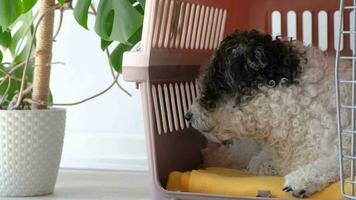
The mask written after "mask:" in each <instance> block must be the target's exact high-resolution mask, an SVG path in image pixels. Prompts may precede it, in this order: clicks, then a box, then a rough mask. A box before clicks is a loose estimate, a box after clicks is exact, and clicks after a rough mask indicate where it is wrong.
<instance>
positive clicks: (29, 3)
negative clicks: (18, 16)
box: [21, 0, 37, 13]
mask: <svg viewBox="0 0 356 200" xmlns="http://www.w3.org/2000/svg"><path fill="white" fill-rule="evenodd" d="M36 3H37V0H21V5H22V13H25V12H27V11H29V10H30V9H31V8H32V7H33V6H34V5H35V4H36Z"/></svg>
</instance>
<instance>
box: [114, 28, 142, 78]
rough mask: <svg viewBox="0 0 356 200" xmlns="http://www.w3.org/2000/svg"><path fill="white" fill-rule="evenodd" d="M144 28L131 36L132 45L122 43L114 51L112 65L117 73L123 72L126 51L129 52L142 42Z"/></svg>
mask: <svg viewBox="0 0 356 200" xmlns="http://www.w3.org/2000/svg"><path fill="white" fill-rule="evenodd" d="M141 35H142V26H141V27H140V28H139V29H138V30H137V31H136V32H135V33H134V34H133V35H132V36H131V38H130V39H129V42H130V44H129V45H127V44H123V43H120V44H118V45H117V46H116V48H115V49H114V51H113V52H112V53H111V55H110V64H111V66H112V67H113V68H114V69H115V71H117V72H119V73H121V72H122V59H123V55H124V53H125V52H126V51H129V50H131V49H132V47H134V45H135V44H137V43H138V42H139V41H140V40H141Z"/></svg>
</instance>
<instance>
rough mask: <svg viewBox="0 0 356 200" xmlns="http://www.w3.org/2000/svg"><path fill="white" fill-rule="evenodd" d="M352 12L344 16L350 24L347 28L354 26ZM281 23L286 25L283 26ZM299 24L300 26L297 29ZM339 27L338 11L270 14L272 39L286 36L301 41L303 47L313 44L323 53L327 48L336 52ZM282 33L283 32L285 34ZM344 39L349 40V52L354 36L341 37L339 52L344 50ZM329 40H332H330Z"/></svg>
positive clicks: (274, 12)
mask: <svg viewBox="0 0 356 200" xmlns="http://www.w3.org/2000/svg"><path fill="white" fill-rule="evenodd" d="M353 12H354V11H352V12H348V13H346V14H345V18H347V19H349V20H347V21H349V23H350V24H347V26H349V27H352V26H353V24H354V19H353ZM298 20H300V22H298ZM329 21H330V22H329ZM283 22H285V23H286V24H283ZM299 24H300V26H299V27H298V25H299ZM284 26H285V27H286V28H285V30H284V29H283V27H284ZM339 26H340V12H339V11H333V12H329V11H325V10H321V11H318V12H311V11H308V10H305V11H302V12H297V11H288V12H280V11H273V12H272V13H271V30H272V36H273V37H274V38H275V37H276V36H288V37H289V38H293V39H294V40H295V39H297V40H300V41H303V43H304V44H305V45H311V44H313V45H315V46H318V47H319V48H320V49H321V50H323V51H326V50H328V49H329V48H334V49H335V50H336V46H337V41H338V39H337V38H338V34H339V32H338V30H339ZM298 29H300V30H298ZM313 29H315V30H313ZM283 31H285V33H284V32H283ZM330 33H332V34H330ZM298 34H299V35H298ZM344 37H349V38H350V40H348V41H349V42H350V45H347V46H348V50H351V49H352V48H353V41H354V39H355V37H354V35H353V34H350V35H346V36H342V38H341V50H343V49H344ZM330 38H332V40H331V39H330ZM331 41H334V44H329V42H331Z"/></svg>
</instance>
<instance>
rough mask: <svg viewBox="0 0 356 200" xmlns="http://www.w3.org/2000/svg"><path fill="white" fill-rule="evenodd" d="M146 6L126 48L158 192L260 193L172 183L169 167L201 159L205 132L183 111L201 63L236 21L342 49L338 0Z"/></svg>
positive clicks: (172, 1)
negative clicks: (135, 40)
mask: <svg viewBox="0 0 356 200" xmlns="http://www.w3.org/2000/svg"><path fill="white" fill-rule="evenodd" d="M351 3H352V2H351V1H345V5H351ZM145 9H146V10H145V18H144V27H143V33H142V44H141V50H140V51H138V52H128V53H125V55H124V68H123V74H124V79H125V80H127V81H132V82H136V83H137V84H138V85H139V87H140V89H141V93H142V104H143V106H144V118H145V128H146V139H147V150H148V155H149V160H150V172H151V175H152V188H153V192H152V194H153V199H154V200H166V199H167V200H168V199H187V200H188V199H189V200H192V199H204V200H209V199H211V200H212V199H258V198H253V197H232V196H219V195H207V194H197V193H183V192H179V191H177V192H171V191H167V190H165V186H166V182H167V178H168V174H169V173H170V172H172V171H175V170H178V171H186V170H192V169H196V168H199V166H200V165H201V163H202V156H201V149H202V148H203V147H204V145H205V139H204V138H203V137H202V136H201V135H200V134H199V133H198V132H197V131H195V130H194V129H193V128H191V127H190V125H189V124H188V123H187V122H185V120H184V116H183V115H184V113H185V112H186V111H187V109H188V108H189V105H190V104H191V103H192V101H193V99H194V98H196V96H197V95H198V94H199V87H198V85H197V83H196V79H197V76H198V74H199V69H200V67H201V66H202V65H204V64H205V63H207V61H208V60H209V57H210V56H211V55H212V52H213V50H214V49H215V48H217V47H218V45H219V41H221V40H222V39H223V37H224V35H226V34H227V33H231V32H233V31H234V30H235V29H239V30H250V29H258V30H262V31H265V32H267V33H270V34H272V35H274V36H276V35H282V36H289V37H293V38H295V39H298V40H302V41H304V43H305V44H313V45H315V46H319V47H320V48H321V49H322V50H328V51H332V52H333V53H335V49H336V47H338V45H337V44H338V42H337V40H334V38H337V36H338V28H337V27H338V26H339V24H340V23H339V22H340V20H339V18H340V17H338V16H340V12H339V11H338V10H339V0H146V8H145ZM350 11H351V10H350V9H349V10H347V11H346V10H345V14H344V21H343V23H344V28H345V29H346V28H349V21H350V20H349V19H350V15H349V14H350ZM349 42H350V38H349V36H348V35H345V36H344V37H343V39H342V42H341V43H342V44H343V45H340V46H341V47H342V48H343V49H344V51H343V53H350V48H349V46H350V45H349Z"/></svg>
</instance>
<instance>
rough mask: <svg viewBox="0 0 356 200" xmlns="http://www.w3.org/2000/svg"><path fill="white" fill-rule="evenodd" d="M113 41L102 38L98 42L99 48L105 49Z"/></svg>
mask: <svg viewBox="0 0 356 200" xmlns="http://www.w3.org/2000/svg"><path fill="white" fill-rule="evenodd" d="M112 42H113V41H106V40H104V39H101V42H100V46H101V50H103V51H104V50H105V49H106V48H108V47H109V46H110V44H111V43H112Z"/></svg>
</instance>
